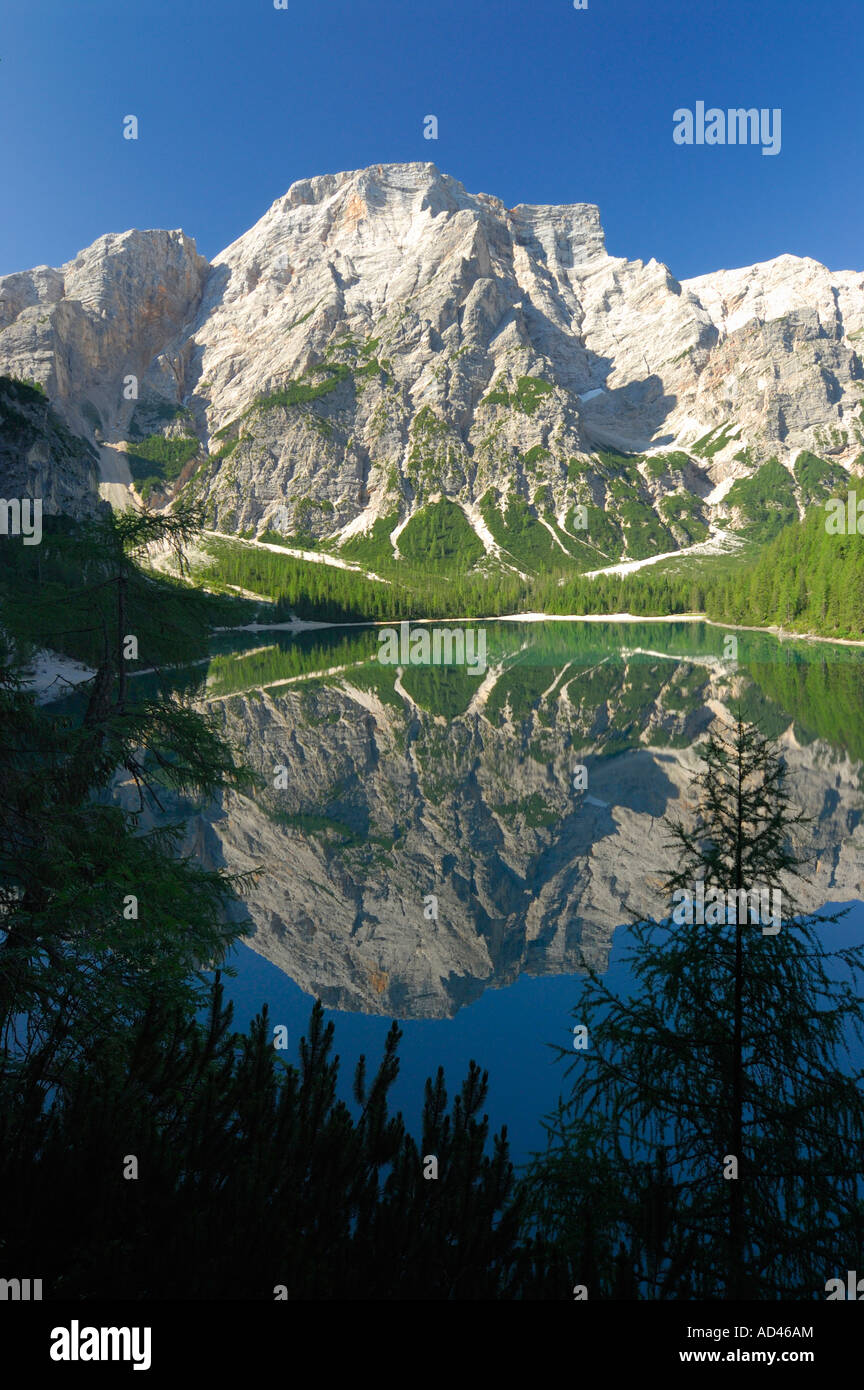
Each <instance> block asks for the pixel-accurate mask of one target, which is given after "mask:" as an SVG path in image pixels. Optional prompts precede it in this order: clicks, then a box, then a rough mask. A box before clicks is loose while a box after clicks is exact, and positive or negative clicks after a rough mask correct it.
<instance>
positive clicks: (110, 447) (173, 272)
mask: <svg viewBox="0 0 864 1390" xmlns="http://www.w3.org/2000/svg"><path fill="white" fill-rule="evenodd" d="M862 337H864V274H862V273H860V272H852V271H841V272H831V271H828V270H827V269H825V267H823V266H821V265H819V264H818V263H816V262H815V261H811V260H808V259H801V258H797V257H794V256H780V257H778V258H777V259H776V260H773V261H770V262H767V263H765V264H762V265H755V266H751V267H748V268H746V269H742V270H735V271H720V272H717V273H716V274H711V275H706V276H700V277H698V278H696V279H693V280H689V281H683V282H679V281H677V280H676V279H675V278H674V276H673V275H672V274H671V272H670V271H669V270H668V269H667V268H666V267H665V266H664V265H662V264H660V263H659V262H657V261H654V260H651V261H649V262H648V263H647V264H645V263H643V262H642V261H638V260H637V261H628V260H626V259H624V258H621V257H615V256H610V255H609V254H608V252H607V251H606V246H605V239H604V234H603V229H602V226H601V223H600V215H599V212H598V209H597V208H596V207H594V206H592V205H589V204H583V203H577V204H570V205H565V206H561V207H535V206H527V205H519V206H518V207H515V208H509V209H508V208H506V207H505V206H504V204H503V203H502V202H501V201H500V200H499V199H497V198H494V197H491V196H489V195H486V194H476V195H475V194H470V193H467V192H466V191H465V189H464V188H463V187H462V185H461V184H460V183H458V182H457V181H456V180H455V179H453V178H450V177H448V176H447V175H445V174H442V173H440V172H439V171H438V170H437V169H436V168H435V166H434V165H432V164H400V165H377V166H374V167H372V168H370V169H364V170H359V171H354V172H350V173H341V174H333V175H325V176H322V177H318V178H311V179H306V180H302V181H300V182H298V183H295V184H294V185H293V186H292V187H291V188H290V189H289V191H288V192H287V193H286V194H285V196H284V197H282V198H280V199H278V200H277V201H276V202H275V203H274V204H273V206H272V207H271V208H270V209H269V211H268V212H267V213H266V214H265V215H264V216H263V217H262V218H261V220H260V221H259V222H257V223H256V224H255V226H254V227H252V228H251V229H250V230H249V231H248V232H246V233H245V234H244V235H243V236H241V237H240V238H239V239H238V240H237V241H235V242H234V243H232V245H231V246H229V247H228V248H227V249H226V250H225V251H223V252H222V253H221V255H219V256H217V257H216V258H215V260H214V261H213V262H212V263H208V262H207V261H206V260H204V259H203V258H202V257H201V256H199V255H198V254H197V251H196V249H195V245H194V242H192V241H191V239H190V238H189V237H187V236H186V235H184V233H182V232H180V231H170V232H168V231H132V232H126V233H123V234H122V235H109V236H104V237H101V238H100V239H99V240H98V241H96V242H95V243H94V244H93V245H92V246H91V247H89V248H88V249H87V250H85V251H82V252H81V253H80V255H79V256H77V257H76V259H75V260H74V261H72V262H69V263H68V264H67V265H65V266H63V267H62V268H61V269H59V270H54V269H51V268H49V267H44V266H43V267H38V268H37V269H35V270H32V271H27V272H21V273H19V274H16V275H7V276H5V277H3V278H0V373H2V374H5V375H6V376H12V377H18V378H19V379H32V380H35V381H36V382H37V383H39V384H41V386H42V387H43V388H44V389H45V391H46V392H47V395H48V397H49V399H50V401H51V403H52V405H53V406H54V408H55V409H56V410H57V412H58V413H59V414H60V416H61V417H62V418H63V420H64V421H65V423H66V425H67V426H68V428H69V429H70V430H71V431H72V432H73V433H74V434H76V435H79V436H81V437H83V439H84V440H85V441H87V442H88V443H89V444H90V445H92V446H93V447H94V448H97V449H98V450H99V453H100V457H101V491H102V494H103V496H107V497H108V498H110V500H112V501H113V502H115V503H122V502H123V500H124V498H125V497H126V496H128V486H129V484H131V483H133V482H134V485H135V487H136V489H137V490H138V491H139V492H140V493H141V494H142V495H143V496H146V497H148V498H150V499H152V500H154V501H155V502H157V503H161V502H162V501H164V499H166V498H167V497H170V496H172V495H176V493H177V492H178V491H181V490H184V489H185V490H186V491H188V492H190V493H191V494H193V495H197V496H198V497H200V498H201V499H203V500H204V502H205V503H206V505H207V508H208V514H209V521H210V525H211V527H212V528H213V529H214V530H218V531H222V532H224V533H226V534H230V535H238V536H243V537H244V538H246V539H247V540H252V539H256V538H259V537H261V536H264V535H266V534H267V533H271V535H272V534H275V536H276V538H277V539H278V538H282V539H287V540H288V541H289V542H294V543H295V545H297V546H301V547H305V548H309V547H312V546H317V547H318V548H320V549H322V550H323V551H324V552H325V553H326V552H327V551H332V552H334V553H337V554H339V553H341V554H343V555H344V556H346V557H347V558H353V559H355V560H357V561H359V562H361V563H363V564H366V565H372V566H373V567H376V568H377V567H380V566H385V567H386V566H387V565H390V566H393V565H395V564H397V562H398V561H399V559H400V557H401V558H402V560H403V561H404V562H405V563H408V564H411V563H417V564H436V563H437V564H438V565H439V566H442V565H443V566H446V565H450V566H452V565H460V566H462V567H463V568H468V567H471V566H479V567H481V568H483V567H499V566H500V567H504V568H509V569H518V570H520V571H522V572H529V571H534V572H537V571H542V570H544V569H548V568H553V567H556V566H559V567H564V568H566V567H571V568H574V569H583V570H590V569H592V568H599V567H602V566H604V565H606V564H609V563H611V562H613V561H615V560H618V559H620V558H622V557H623V558H624V559H640V558H645V557H646V556H650V555H652V554H657V553H662V552H664V551H669V550H676V549H678V548H680V547H684V546H688V545H692V544H694V543H698V542H701V541H703V540H705V539H706V537H708V536H709V535H710V536H711V537H712V538H715V539H716V537H717V536H718V535H719V534H720V532H721V531H722V530H723V529H724V528H725V529H726V530H727V531H730V530H731V531H736V530H738V531H741V532H743V533H744V534H749V535H753V536H759V537H764V536H770V535H771V534H773V533H775V532H776V531H777V530H778V529H779V528H780V527H781V526H782V525H783V524H785V523H786V522H787V521H789V520H792V519H794V518H795V517H796V516H798V515H800V514H801V513H802V511H803V509H804V508H805V506H806V505H807V504H808V503H810V502H812V501H814V500H818V499H820V498H821V497H823V496H825V495H828V494H829V493H830V492H832V491H834V490H836V489H837V487H842V486H845V483H846V481H847V478H848V473H849V470H850V469H854V468H856V467H857V468H860V466H861V465H862V464H864V452H862V451H864V418H862V417H864V367H862V360H861V356H860V343H861V340H862ZM580 508H584V509H585V510H584V512H582V511H580V510H579V509H580Z"/></svg>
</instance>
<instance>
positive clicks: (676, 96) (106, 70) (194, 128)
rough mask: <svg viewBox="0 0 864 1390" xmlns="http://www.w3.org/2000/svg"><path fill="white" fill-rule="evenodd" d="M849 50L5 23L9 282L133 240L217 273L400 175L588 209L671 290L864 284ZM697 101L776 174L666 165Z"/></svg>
mask: <svg viewBox="0 0 864 1390" xmlns="http://www.w3.org/2000/svg"><path fill="white" fill-rule="evenodd" d="M862 35H864V6H862V5H861V0H825V3H816V0H756V2H755V3H754V0H726V3H723V0H651V3H649V2H648V0H645V2H644V3H640V0H588V9H587V10H579V11H576V10H574V8H573V4H572V0H530V3H527V2H526V3H523V0H517V2H516V3H514V0H428V2H427V0H288V9H287V10H276V9H274V7H273V0H136V3H130V0H5V3H4V5H3V10H2V15H0V132H2V149H3V163H2V184H0V189H2V192H0V199H2V216H0V274H5V273H8V272H10V271H13V270H19V269H24V268H26V267H29V266H31V265H37V264H43V263H48V264H54V265H56V264H59V263H61V262H62V261H64V260H67V259H69V258H71V257H72V256H74V254H75V253H76V252H77V251H78V250H80V249H81V248H82V247H83V246H86V245H88V244H89V243H90V242H91V241H93V240H94V239H95V238H96V237H97V236H99V235H101V234H102V233H104V232H108V231H123V230H125V229H126V228H128V227H133V226H137V227H172V228H173V227H182V228H183V229H184V230H185V231H186V232H187V233H188V234H189V235H190V236H193V237H194V238H195V239H196V241H197V243H198V248H199V250H200V251H201V252H202V253H203V254H204V255H207V256H213V255H215V254H216V253H217V252H218V251H219V250H221V249H222V248H223V247H224V246H225V245H227V244H228V243H229V242H230V241H232V240H233V239H234V238H235V237H237V236H239V235H240V234H241V233H242V232H243V231H245V230H246V229H247V228H248V227H249V226H251V224H252V223H253V222H255V221H256V220H257V218H258V217H260V216H261V215H262V214H263V213H264V212H265V211H266V209H267V208H268V207H269V205H270V203H271V202H272V201H273V200H274V199H275V198H277V197H279V196H280V195H281V194H282V193H284V191H285V190H286V189H287V188H288V186H289V185H290V184H291V183H292V182H293V181H294V180H295V179H298V178H304V177H307V176H308V175H311V174H318V173H327V172H333V171H336V170H339V169H354V168H359V167H362V166H365V165H368V164H373V163H379V162H383V163H390V162H394V161H403V160H432V161H433V162H434V163H436V164H437V165H438V166H439V168H441V169H443V170H444V171H445V172H447V173H449V174H452V175H454V177H456V178H458V179H460V180H461V181H462V182H463V183H464V184H465V186H466V187H467V188H468V189H469V190H471V191H473V192H481V191H482V192H487V193H494V194H496V195H497V196H499V197H501V198H503V199H504V201H505V202H506V203H507V204H508V206H512V205H514V204H516V203H519V202H528V203H530V202H534V203H542V202H549V203H561V202H594V203H598V204H599V206H600V209H601V214H602V218H603V223H604V226H605V228H606V233H607V244H608V247H609V250H610V251H611V252H612V253H613V254H615V255H623V256H628V257H631V258H635V257H641V258H642V259H644V260H647V259H649V258H650V257H651V256H654V257H656V258H657V259H659V260H662V261H665V262H666V264H667V265H668V266H669V267H670V269H671V270H672V272H673V274H675V275H676V276H678V277H679V278H684V277H686V276H689V275H697V274H701V273H703V272H706V271H709V270H714V269H719V268H722V267H731V266H737V265H746V264H749V263H751V262H753V261H757V260H766V259H768V258H770V257H772V256H775V255H779V254H780V253H782V252H785V251H789V252H793V253H795V254H797V255H809V256H813V257H815V258H816V259H817V260H821V261H823V262H825V263H826V264H827V265H829V266H831V267H832V268H833V269H861V268H864V250H862V247H861V235H860V228H861V224H862V212H864V208H862V192H861V178H860V167H861V150H862V144H864V142H862V115H861V109H862V108H861V103H860V100H859V95H858V89H857V73H858V72H859V70H860V66H861V59H862V50H864V45H862ZM699 100H704V101H705V102H706V104H707V105H708V106H712V105H713V106H717V107H721V108H724V109H725V108H728V107H739V106H746V107H757V108H760V109H761V108H774V107H780V108H781V109H782V113H783V115H782V121H783V124H782V150H781V152H780V154H779V155H777V156H776V157H766V156H763V155H762V153H761V150H760V149H759V148H758V147H755V148H751V147H744V148H742V147H729V146H726V147H723V146H718V147H709V146H702V147H697V146H692V147H681V146H676V145H675V144H674V142H673V140H672V129H673V120H672V114H673V111H674V110H675V109H676V108H679V107H690V108H693V107H695V104H696V102H697V101H699ZM128 114H135V115H137V117H138V119H139V123H140V135H139V139H138V140H137V142H136V141H127V140H124V139H123V138H122V121H123V117H124V116H126V115H128ZM428 114H435V115H436V116H437V117H438V121H439V138H438V140H437V141H432V140H424V138H423V118H424V116H426V115H428Z"/></svg>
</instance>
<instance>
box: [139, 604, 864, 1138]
mask: <svg viewBox="0 0 864 1390" xmlns="http://www.w3.org/2000/svg"><path fill="white" fill-rule="evenodd" d="M421 626H422V625H420V624H412V629H411V630H412V633H413V632H414V631H416V630H419V629H420V627H421ZM435 626H439V627H440V626H442V625H440V624H439V625H435ZM447 626H448V627H450V628H453V627H454V626H455V625H454V624H452V623H451V624H448V625H447ZM473 626H474V627H475V628H476V627H478V626H480V627H482V629H483V633H484V636H483V642H482V651H483V654H484V660H483V663H482V669H476V667H477V663H476V661H475V669H474V670H473V671H470V670H468V669H466V667H465V666H464V665H463V666H451V667H444V666H440V665H439V666H436V665H415V664H410V662H409V664H407V665H404V666H401V665H400V666H396V665H393V664H392V662H388V661H386V660H385V661H381V660H379V659H378V656H379V652H381V651H382V649H383V643H382V641H381V638H380V633H379V630H378V629H376V628H375V627H371V626H370V627H363V626H355V627H350V628H349V627H345V628H326V629H325V628H321V629H317V630H312V631H304V632H300V633H287V632H278V631H257V632H255V633H249V632H246V633H239V632H234V633H230V634H223V635H221V636H220V637H219V638H217V639H216V640H215V641H214V650H213V653H212V656H211V658H210V660H209V662H207V663H205V664H204V665H202V666H199V667H196V668H192V669H190V670H188V671H185V672H178V673H176V679H177V684H178V685H179V686H182V687H183V688H185V689H187V690H189V691H197V693H198V695H199V696H200V698H201V699H203V700H205V701H206V702H207V704H208V706H209V708H210V709H211V710H212V711H213V712H214V714H215V715H216V716H217V718H218V719H219V721H220V724H221V726H222V728H223V730H224V732H225V734H226V736H227V737H228V738H229V739H230V740H231V742H232V743H233V744H234V746H235V747H236V748H237V749H238V750H239V752H240V753H241V755H242V757H243V758H244V760H245V761H246V762H247V763H248V764H249V765H250V766H252V767H253V768H254V769H255V770H256V771H257V773H258V774H259V776H260V779H261V783H260V787H259V788H258V790H257V791H256V792H255V793H254V794H251V795H239V794H237V793H234V792H231V793H227V794H225V795H223V796H222V797H221V798H220V799H219V801H218V802H217V803H214V804H212V805H210V806H207V807H205V808H197V807H191V806H189V805H188V804H185V803H184V804H183V805H182V806H181V807H180V809H181V810H182V812H183V814H184V816H185V817H186V819H187V823H188V832H187V848H190V849H192V850H194V852H195V853H196V854H197V855H199V857H200V858H201V859H202V860H204V861H205V862H207V863H208V864H210V865H212V866H216V865H220V866H225V867H227V868H229V869H231V870H233V871H246V870H257V879H256V882H255V885H254V887H253V888H252V890H251V891H250V893H249V895H248V897H247V898H246V907H247V908H248V912H249V915H250V917H251V919H252V922H253V924H254V936H253V937H251V938H250V945H241V946H239V947H238V948H237V950H236V952H235V955H234V964H235V965H236V967H237V972H238V973H237V976H236V978H235V979H233V980H230V981H229V982H228V993H229V996H230V997H231V998H232V999H233V1000H234V1001H235V1005H236V1010H237V1013H236V1017H237V1021H238V1023H240V1024H245V1023H246V1022H247V1021H248V1019H249V1018H251V1016H252V1015H253V1014H254V1013H255V1012H256V1011H257V1010H258V1009H259V1008H260V1006H261V1005H262V1004H263V1003H264V1002H266V1003H267V1004H268V1005H269V1008H270V1014H271V1022H272V1024H273V1025H274V1026H275V1025H277V1024H285V1025H287V1028H288V1034H289V1037H290V1038H291V1039H292V1040H293V1039H294V1038H299V1035H300V1033H301V1032H302V1031H303V1029H304V1027H305V1024H306V1023H307V1021H308V1015H309V1009H310V1007H311V1002H312V999H313V997H315V996H318V997H320V998H321V1000H322V1001H323V1003H324V1004H325V1006H326V1007H327V1009H328V1011H329V1014H330V1016H331V1017H333V1018H334V1019H335V1020H336V1040H335V1041H336V1051H337V1052H338V1053H339V1054H340V1056H341V1057H342V1058H343V1061H344V1063H345V1066H346V1071H345V1073H344V1076H343V1079H344V1080H345V1082H346V1088H347V1083H348V1080H349V1076H348V1070H349V1068H350V1069H353V1064H354V1061H355V1060H356V1057H357V1056H358V1055H359V1054H360V1053H361V1052H365V1053H366V1054H367V1057H368V1060H369V1063H370V1065H374V1063H375V1061H376V1060H377V1057H378V1055H379V1054H380V1051H381V1048H382V1045H383V1039H384V1036H385V1034H386V1031H387V1028H388V1027H389V1023H390V1021H391V1020H392V1019H393V1018H396V1019H398V1020H400V1022H401V1026H402V1028H403V1033H404V1038H403V1042H402V1045H401V1049H400V1052H401V1057H402V1072H401V1075H400V1078H399V1082H398V1083H397V1086H396V1088H395V1090H394V1093H393V1094H394V1101H395V1103H396V1104H397V1105H398V1106H399V1107H400V1108H402V1109H403V1111H404V1113H405V1116H406V1119H407V1120H408V1121H409V1123H410V1124H411V1125H412V1126H414V1125H415V1124H416V1122H417V1120H418V1119H419V1112H420V1108H421V1105H422V1084H423V1081H424V1080H425V1078H426V1076H427V1075H429V1074H431V1073H433V1072H434V1070H435V1069H436V1068H437V1066H438V1065H439V1063H440V1064H442V1065H443V1066H444V1067H445V1071H446V1075H447V1081H448V1085H449V1088H450V1090H451V1092H452V1091H453V1090H454V1089H455V1088H456V1086H457V1085H458V1084H459V1082H461V1079H462V1077H463V1075H464V1073H465V1069H466V1066H467V1063H468V1060H469V1058H474V1059H476V1061H477V1062H478V1063H480V1065H481V1066H482V1067H484V1068H487V1069H488V1071H489V1074H490V1093H489V1105H488V1109H489V1114H490V1119H491V1121H492V1123H493V1126H495V1127H497V1126H499V1125H500V1124H501V1123H507V1124H508V1126H509V1129H510V1135H511V1141H512V1149H513V1157H514V1159H515V1160H516V1161H517V1162H522V1161H524V1160H525V1158H526V1157H527V1155H528V1154H529V1152H530V1151H531V1150H532V1149H534V1148H537V1147H539V1146H540V1145H541V1143H542V1128H541V1124H540V1120H541V1117H542V1115H543V1114H544V1113H545V1112H546V1111H548V1110H549V1109H551V1108H552V1106H553V1105H554V1103H555V1100H556V1098H557V1095H558V1093H559V1091H560V1090H561V1089H562V1087H563V1086H564V1085H565V1081H564V1077H563V1068H562V1066H561V1065H560V1064H556V1063H555V1062H554V1061H553V1053H552V1051H551V1049H550V1047H549V1044H550V1043H554V1044H559V1045H561V1046H563V1047H565V1048H566V1047H567V1046H568V1045H569V1039H570V1037H571V1033H572V1026H573V1019H572V1018H571V1017H570V1014H571V1010H572V1009H573V1008H574V1007H575V1006H576V1005H577V1003H578V997H579V991H580V975H579V971H580V967H581V966H582V964H583V962H585V961H587V962H589V963H590V964H591V965H592V966H593V967H594V968H597V969H600V970H604V971H606V970H608V971H609V972H610V980H612V981H615V982H616V984H620V986H621V987H622V988H625V989H626V984H627V977H626V969H625V967H624V966H623V964H622V962H621V957H622V954H623V952H624V950H625V947H626V944H627V938H628V929H627V925H626V924H627V923H628V922H629V921H631V920H632V918H633V916H634V914H636V915H651V916H655V917H658V918H662V917H663V916H664V915H667V914H668V907H669V904H668V903H666V902H665V901H664V898H663V894H662V891H661V884H662V879H663V875H664V871H666V870H668V869H669V868H670V867H671V864H672V860H671V858H670V849H669V845H668V834H667V831H666V828H665V825H664V820H665V818H666V817H669V816H676V815H679V814H682V815H686V813H687V810H688V809H689V808H690V806H691V805H692V799H691V797H692V794H691V779H692V776H693V774H694V772H695V771H696V769H697V767H698V763H699V755H698V745H699V742H700V740H701V739H703V738H704V737H705V735H706V733H707V732H708V730H709V728H710V727H711V725H712V723H713V722H714V721H715V720H718V719H719V720H726V721H727V722H728V721H730V720H731V719H732V718H733V717H734V712H735V711H736V710H738V709H740V711H741V713H742V714H743V716H744V717H745V718H746V719H748V720H750V721H752V722H755V723H757V724H758V725H759V727H760V728H761V729H762V731H763V733H765V734H768V735H770V736H771V737H772V738H775V739H777V740H778V741H779V743H780V744H781V746H782V748H783V751H784V755H785V758H786V762H787V766H788V770H789V784H790V788H791V792H792V800H793V803H794V804H795V805H796V806H797V807H799V808H800V809H802V810H803V811H804V812H805V814H806V815H807V816H808V817H809V824H808V825H807V826H806V827H804V828H803V829H802V831H801V832H800V835H799V838H798V840H797V841H796V847H797V850H798V853H799V854H800V855H801V856H802V858H803V859H804V860H805V862H806V865H807V876H808V879H809V882H808V883H807V884H805V885H803V886H802V888H801V890H800V901H801V904H802V906H803V907H804V908H805V909H807V910H809V911H816V910H820V909H822V908H823V906H824V905H825V904H828V903H835V904H836V903H843V904H847V905H848V904H852V905H853V906H852V911H851V912H850V913H849V915H848V916H847V917H846V918H845V919H844V922H843V923H842V924H840V925H838V926H837V927H834V928H830V929H827V930H831V931H832V932H834V933H835V934H837V939H838V940H840V939H841V938H842V939H843V941H846V940H853V939H854V940H856V941H857V940H861V939H862V938H864V908H862V906H861V903H860V901H859V898H860V897H861V880H862V867H864V830H862V825H861V819H862V797H861V769H862V759H864V718H862V712H861V692H862V689H864V683H862V675H864V654H862V653H861V651H859V650H858V649H856V648H852V647H844V646H842V645H833V644H822V643H816V642H801V641H794V642H792V641H779V640H778V639H777V638H775V637H773V636H770V635H768V634H765V633H761V632H745V631H739V632H733V631H732V630H731V629H730V630H728V631H727V630H724V629H720V628H716V627H713V626H711V625H709V624H706V623H703V622H696V623H687V622H679V621H675V622H651V621H648V620H646V621H640V622H633V623H619V622H612V621H610V622H605V621H604V622H567V621H548V622H547V621H543V622H497V621H496V622H488V623H483V624H481V625H477V624H474V625H473ZM466 630H467V625H466ZM732 639H734V640H732ZM429 645H430V644H429V643H428V642H427V643H426V646H429ZM480 646H481V644H479V643H475V645H474V646H473V648H471V649H472V650H473V651H474V652H475V653H476V652H477V650H478V649H480ZM416 650H417V651H419V652H420V653H421V655H422V650H423V643H422V642H420V641H418V643H417V648H416ZM400 653H401V655H402V656H404V655H405V647H404V643H403V645H402V647H401V648H400ZM147 679H148V678H147V677H140V678H139V680H140V681H141V682H142V683H143V682H146V680H147ZM119 794H120V795H121V797H122V796H123V795H124V794H128V795H129V796H130V797H131V796H132V794H133V789H132V788H131V787H130V788H126V789H125V792H124V789H123V788H122V787H121V788H120V792H119ZM288 1055H289V1056H291V1058H292V1060H293V1047H292V1052H291V1053H289V1054H288Z"/></svg>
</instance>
